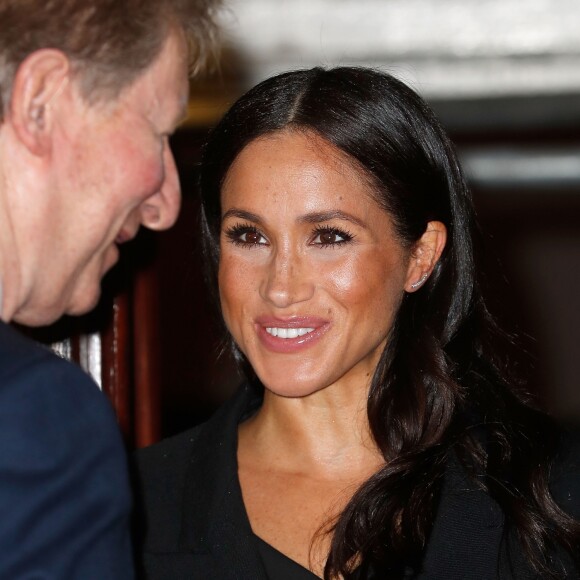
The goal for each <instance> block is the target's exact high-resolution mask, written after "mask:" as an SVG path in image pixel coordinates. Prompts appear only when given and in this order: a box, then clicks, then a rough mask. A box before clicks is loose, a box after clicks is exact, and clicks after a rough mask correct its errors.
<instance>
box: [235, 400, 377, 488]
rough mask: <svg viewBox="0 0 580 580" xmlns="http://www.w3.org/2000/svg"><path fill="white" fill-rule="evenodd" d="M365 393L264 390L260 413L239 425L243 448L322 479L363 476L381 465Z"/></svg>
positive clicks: (283, 467)
mask: <svg viewBox="0 0 580 580" xmlns="http://www.w3.org/2000/svg"><path fill="white" fill-rule="evenodd" d="M367 392H368V390H367V389H364V391H362V390H361V392H360V393H359V394H358V396H357V395H356V394H354V393H353V392H352V391H351V392H349V393H347V394H345V395H343V396H340V393H337V392H336V391H335V392H331V391H330V389H326V390H324V391H320V392H317V393H313V394H312V395H309V396H306V397H296V398H290V397H281V396H278V395H276V394H274V393H272V392H271V391H268V390H267V389H266V391H265V395H264V402H263V405H262V407H261V408H260V410H259V411H258V412H257V413H256V415H254V416H253V417H252V418H251V419H249V420H248V421H246V422H245V423H243V424H242V425H241V426H240V449H241V450H243V449H244V448H246V449H251V450H253V453H252V456H253V457H254V458H260V461H264V463H265V464H268V465H269V466H270V467H272V468H277V469H281V470H287V471H292V472H296V471H307V472H308V473H309V474H311V475H314V474H319V475H320V476H321V477H324V478H331V477H339V478H340V479H343V478H347V479H350V478H351V477H353V476H354V477H356V478H358V477H359V474H360V473H364V474H367V473H368V474H369V475H370V473H373V472H374V471H376V469H377V468H378V466H380V465H381V464H382V463H383V461H384V460H383V458H382V456H381V454H380V451H379V450H378V449H377V447H376V445H375V443H374V440H373V438H372V436H371V433H370V429H369V424H368V419H367V413H366V401H367Z"/></svg>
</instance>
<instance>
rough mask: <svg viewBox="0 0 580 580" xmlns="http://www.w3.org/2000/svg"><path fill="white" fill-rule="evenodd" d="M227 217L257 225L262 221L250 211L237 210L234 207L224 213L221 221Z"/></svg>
mask: <svg viewBox="0 0 580 580" xmlns="http://www.w3.org/2000/svg"><path fill="white" fill-rule="evenodd" d="M229 217H234V218H238V219H241V220H246V221H249V222H254V223H257V224H260V223H262V220H261V219H260V216H258V215H256V214H255V213H252V212H250V211H246V210H244V209H238V208H235V207H232V208H230V209H228V211H226V212H225V213H224V215H223V216H222V221H223V220H225V219H227V218H229Z"/></svg>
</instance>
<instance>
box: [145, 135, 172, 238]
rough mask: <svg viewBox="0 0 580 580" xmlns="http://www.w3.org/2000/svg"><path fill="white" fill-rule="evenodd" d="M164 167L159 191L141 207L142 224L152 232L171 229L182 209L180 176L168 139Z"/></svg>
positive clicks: (164, 151)
mask: <svg viewBox="0 0 580 580" xmlns="http://www.w3.org/2000/svg"><path fill="white" fill-rule="evenodd" d="M163 165H164V169H165V175H164V179H163V183H162V184H161V187H160V188H159V191H158V192H157V193H155V194H154V195H152V196H151V197H149V198H148V199H146V200H145V201H144V202H143V204H142V206H141V223H142V224H143V225H144V226H145V227H146V228H149V229H150V230H166V229H167V228H170V227H171V226H172V225H173V224H174V223H175V221H176V220H177V216H178V215H179V209H180V207H181V186H180V184H179V175H178V173H177V167H176V166H175V159H174V158H173V153H172V152H171V148H170V146H169V142H168V139H167V138H166V139H165V141H164V144H163Z"/></svg>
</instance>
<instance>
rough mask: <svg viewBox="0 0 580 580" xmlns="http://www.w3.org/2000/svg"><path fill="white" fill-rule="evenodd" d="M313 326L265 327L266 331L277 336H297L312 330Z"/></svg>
mask: <svg viewBox="0 0 580 580" xmlns="http://www.w3.org/2000/svg"><path fill="white" fill-rule="evenodd" d="M313 330H314V328H276V327H270V328H266V332H267V333H268V334H271V335H272V336H277V337H278V338H297V337H298V336H304V335H305V334H308V333H310V332H312V331H313Z"/></svg>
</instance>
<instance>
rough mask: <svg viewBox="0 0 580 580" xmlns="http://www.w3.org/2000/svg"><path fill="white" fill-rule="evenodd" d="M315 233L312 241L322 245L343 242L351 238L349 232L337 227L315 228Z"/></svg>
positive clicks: (333, 244)
mask: <svg viewBox="0 0 580 580" xmlns="http://www.w3.org/2000/svg"><path fill="white" fill-rule="evenodd" d="M315 234H316V235H315V237H314V239H313V240H312V242H313V243H314V244H318V245H320V246H323V247H324V246H335V245H339V244H345V243H348V242H350V241H351V240H352V238H353V236H352V235H351V234H349V233H348V232H344V231H342V230H339V229H338V228H317V230H316V232H315Z"/></svg>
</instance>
